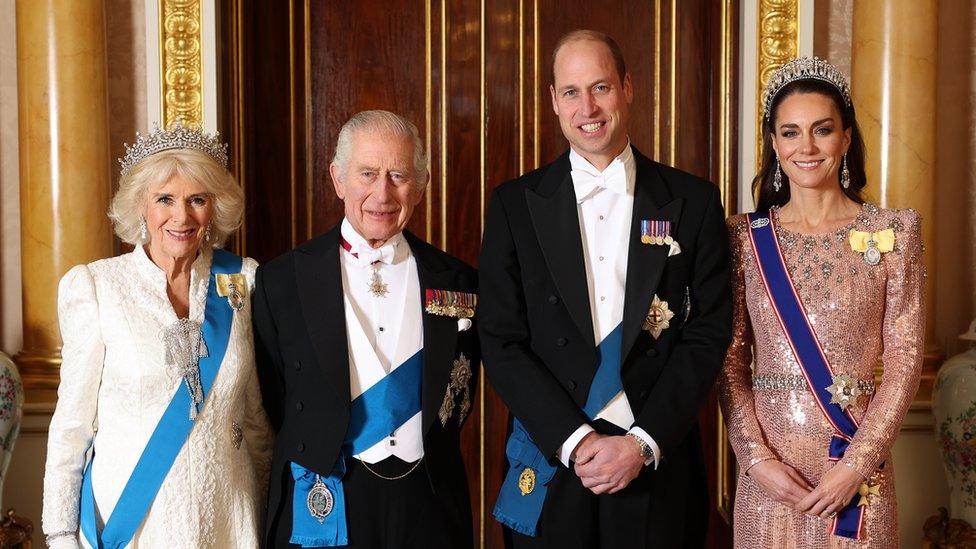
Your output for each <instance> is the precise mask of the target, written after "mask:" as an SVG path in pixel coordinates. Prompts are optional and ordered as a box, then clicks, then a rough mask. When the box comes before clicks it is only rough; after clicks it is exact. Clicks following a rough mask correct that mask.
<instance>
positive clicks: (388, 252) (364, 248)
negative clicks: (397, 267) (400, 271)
mask: <svg viewBox="0 0 976 549" xmlns="http://www.w3.org/2000/svg"><path fill="white" fill-rule="evenodd" d="M339 231H340V234H342V238H344V239H345V240H346V242H348V243H349V251H350V252H351V253H352V254H353V257H356V258H357V259H358V262H359V263H360V264H361V265H363V266H369V265H372V264H373V263H374V262H376V261H382V262H383V263H385V264H387V265H392V264H394V263H399V262H400V261H402V260H403V259H404V258H405V257H406V256H407V253H408V246H401V245H400V243H401V242H403V233H402V232H399V233H397V234H395V235H393V236H391V237H390V239H389V240H387V241H386V243H384V244H383V245H382V246H380V247H379V248H373V247H372V246H370V245H369V243H368V242H366V239H365V238H363V237H362V235H360V234H359V233H358V232H356V229H354V228H353V226H352V223H350V222H349V220H348V219H346V218H343V219H342V226H341V227H340V229H339Z"/></svg>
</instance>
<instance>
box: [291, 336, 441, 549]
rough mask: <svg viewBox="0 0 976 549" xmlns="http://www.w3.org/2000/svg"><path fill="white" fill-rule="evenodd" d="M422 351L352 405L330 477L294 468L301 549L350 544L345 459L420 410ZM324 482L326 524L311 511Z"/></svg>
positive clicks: (295, 539) (295, 532)
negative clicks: (327, 499) (329, 498)
mask: <svg viewBox="0 0 976 549" xmlns="http://www.w3.org/2000/svg"><path fill="white" fill-rule="evenodd" d="M423 355H424V352H423V349H421V350H419V351H417V352H416V353H415V354H414V355H413V356H411V357H410V358H408V359H407V360H406V361H405V362H404V363H403V364H400V365H399V366H397V367H396V368H394V369H393V371H391V372H390V373H389V374H387V375H386V376H385V377H384V378H383V379H381V380H380V381H378V382H376V383H375V384H374V385H373V386H371V387H370V388H369V389H367V390H366V391H364V392H363V393H362V394H361V395H359V396H358V397H356V398H355V399H353V401H352V403H351V404H350V411H349V426H348V427H347V428H346V437H345V440H344V441H343V444H342V451H341V453H340V455H339V459H338V460H337V461H336V464H335V466H334V467H333V469H332V471H331V472H330V473H328V475H327V476H323V475H320V474H318V473H316V472H314V471H311V470H309V469H307V468H305V467H303V466H302V465H299V464H298V463H294V462H292V463H291V473H292V478H293V479H294V481H295V490H294V497H293V498H292V533H291V539H290V540H289V541H290V542H291V543H294V544H296V545H300V546H302V547H337V546H341V545H348V544H349V534H348V530H347V528H346V505H345V491H344V490H343V487H342V477H343V476H344V475H345V473H346V464H345V460H346V459H348V458H350V457H352V456H355V455H356V454H359V453H362V452H364V451H366V450H368V449H370V448H372V447H373V446H374V445H375V444H376V443H378V442H380V441H381V440H383V439H384V438H386V437H388V436H389V435H390V433H392V432H393V431H395V430H396V429H397V428H399V427H400V426H401V425H403V424H404V423H406V422H407V421H408V420H409V419H410V418H412V417H413V416H415V415H417V413H418V412H420V409H421V392H422V391H421V389H422V386H423V385H422V382H423ZM317 482H319V483H321V484H324V485H325V489H326V490H327V491H328V493H329V494H330V495H331V496H332V507H331V510H330V511H329V512H328V513H327V514H326V515H325V516H324V517H322V519H321V520H319V519H318V518H316V517H315V516H313V515H312V514H311V512H310V509H309V494H310V493H311V492H312V491H313V489H314V488H315V485H316V483H317Z"/></svg>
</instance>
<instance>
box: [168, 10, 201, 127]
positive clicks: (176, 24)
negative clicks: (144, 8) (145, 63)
mask: <svg viewBox="0 0 976 549" xmlns="http://www.w3.org/2000/svg"><path fill="white" fill-rule="evenodd" d="M200 12H201V9H200V0H159V57H160V59H159V60H160V63H159V88H160V94H159V96H160V112H161V114H162V120H163V124H164V125H166V126H168V125H170V124H172V123H173V122H175V121H176V119H177V118H182V119H183V122H185V123H187V124H193V125H202V124H203V42H202V40H201V37H200V33H201V25H202V23H201V20H200Z"/></svg>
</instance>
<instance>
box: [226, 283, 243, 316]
mask: <svg viewBox="0 0 976 549" xmlns="http://www.w3.org/2000/svg"><path fill="white" fill-rule="evenodd" d="M227 290H228V291H229V292H230V293H229V294H228V295H227V303H230V306H231V307H232V308H233V309H234V310H235V311H240V310H241V309H243V308H244V296H243V295H241V292H239V291H237V284H234V283H233V282H231V283H229V284H227Z"/></svg>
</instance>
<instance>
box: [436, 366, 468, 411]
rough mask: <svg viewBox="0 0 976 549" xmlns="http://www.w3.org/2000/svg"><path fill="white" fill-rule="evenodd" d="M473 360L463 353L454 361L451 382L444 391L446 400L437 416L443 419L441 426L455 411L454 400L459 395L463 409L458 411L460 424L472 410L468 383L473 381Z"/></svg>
mask: <svg viewBox="0 0 976 549" xmlns="http://www.w3.org/2000/svg"><path fill="white" fill-rule="evenodd" d="M471 375H472V374H471V361H470V360H468V357H466V356H464V353H461V356H459V357H458V358H457V359H456V360H455V361H454V368H452V369H451V382H450V383H449V384H448V385H447V391H445V392H444V402H442V403H441V408H440V410H439V411H438V412H437V417H438V418H440V420H441V426H446V425H447V421H448V420H449V419H451V414H452V413H454V400H455V398H456V397H457V395H461V410H460V411H459V412H458V425H460V424H462V423H464V418H465V417H466V416H467V415H468V412H470V411H471V389H470V387H469V385H468V383H469V382H470V381H471Z"/></svg>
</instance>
